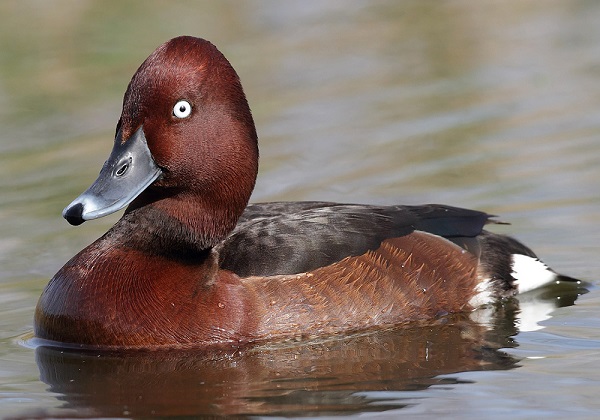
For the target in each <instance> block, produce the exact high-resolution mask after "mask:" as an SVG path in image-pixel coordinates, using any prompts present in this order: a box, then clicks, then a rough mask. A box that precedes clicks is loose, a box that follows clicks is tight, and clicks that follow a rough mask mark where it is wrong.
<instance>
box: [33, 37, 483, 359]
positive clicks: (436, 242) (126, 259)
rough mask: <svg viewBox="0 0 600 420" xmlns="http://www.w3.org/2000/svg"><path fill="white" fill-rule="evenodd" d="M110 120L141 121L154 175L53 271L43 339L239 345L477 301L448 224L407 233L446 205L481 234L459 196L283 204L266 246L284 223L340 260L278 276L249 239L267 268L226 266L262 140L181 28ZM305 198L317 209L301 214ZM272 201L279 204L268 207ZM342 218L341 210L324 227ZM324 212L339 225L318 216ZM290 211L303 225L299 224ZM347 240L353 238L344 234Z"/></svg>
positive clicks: (212, 58) (224, 76)
mask: <svg viewBox="0 0 600 420" xmlns="http://www.w3.org/2000/svg"><path fill="white" fill-rule="evenodd" d="M181 99H185V100H186V101H188V102H189V103H190V104H191V105H192V108H193V112H192V113H191V114H190V116H189V117H187V118H185V119H177V118H175V117H174V116H173V115H172V109H173V105H174V104H175V103H176V102H177V101H179V100H181ZM119 130H120V132H121V133H122V138H123V139H124V142H125V143H126V142H127V141H128V140H129V139H130V138H131V136H132V134H133V133H134V132H138V133H141V134H140V135H139V136H137V137H136V139H137V140H136V141H142V140H141V139H145V141H147V149H146V150H149V151H150V152H149V153H151V156H152V158H153V160H154V163H155V164H156V165H157V166H158V167H159V169H160V171H161V172H160V173H161V177H160V178H159V179H158V180H156V181H154V183H153V184H152V185H151V186H150V187H148V188H146V189H145V190H143V189H142V190H141V191H142V192H140V193H139V195H138V196H137V198H135V199H133V198H131V200H134V201H133V202H131V201H128V202H131V204H130V206H129V207H128V209H127V211H126V212H125V214H124V216H123V217H122V218H121V219H120V220H119V221H118V222H117V224H115V226H114V227H113V228H112V229H111V230H110V231H109V232H107V233H106V234H105V235H104V236H103V237H102V238H100V239H98V240H97V241H96V242H94V243H93V244H92V245H90V246H88V247H87V248H86V249H84V250H83V251H81V252H80V253H79V254H77V255H76V256H75V257H73V259H71V261H69V262H68V263H67V264H66V265H65V266H64V267H63V268H62V269H61V270H60V271H59V272H58V273H57V274H56V275H55V276H54V277H53V279H52V280H51V281H50V283H49V284H48V286H47V287H46V289H45V290H44V292H43V294H42V296H41V298H40V300H39V303H38V306H37V308H36V314H35V333H36V335H37V336H38V337H41V338H45V339H50V340H56V341H62V342H70V343H78V344H83V345H91V346H100V347H157V346H170V347H178V346H179V347H181V346H183V347H192V346H207V345H212V344H219V343H233V344H240V343H241V344H244V343H251V342H257V341H264V340H282V339H287V338H291V337H296V336H314V335H321V334H335V333H341V332H344V331H354V330H359V329H363V328H369V327H374V326H381V325H390V324H397V323H403V322H410V321H416V320H423V319H431V318H435V317H436V316H438V315H440V314H445V313H450V312H461V311H466V310H470V309H472V308H471V307H470V306H469V304H468V302H469V300H470V299H471V297H473V295H474V294H475V290H476V286H477V284H478V281H479V279H478V277H477V265H478V259H477V257H475V256H474V255H472V254H470V253H468V252H466V251H464V250H463V249H461V248H460V247H458V246H456V245H454V244H453V243H451V242H449V241H448V240H446V239H444V238H442V237H439V236H435V235H432V234H428V233H424V232H420V231H414V227H415V226H416V225H417V224H418V223H421V222H423V221H427V223H423V226H425V227H429V228H431V229H435V228H436V227H437V226H438V225H439V224H440V223H442V222H443V221H444V220H446V219H444V217H448V218H449V220H451V222H452V223H453V224H454V225H453V227H452V228H451V229H443V230H447V231H450V232H451V233H452V235H454V236H456V235H458V236H461V234H462V231H463V230H464V229H462V227H463V225H466V226H467V227H468V229H466V230H467V231H468V232H469V233H468V234H467V236H474V235H476V234H477V232H480V231H481V226H482V224H483V223H484V222H485V220H487V215H485V214H484V213H478V212H468V217H467V214H466V213H467V211H465V212H462V211H461V210H460V209H452V211H450V210H451V209H449V208H441V207H435V206H434V207H435V208H434V207H431V206H430V207H427V208H424V209H422V210H426V211H422V212H421V213H422V214H421V213H419V212H417V213H414V212H411V211H408V210H407V209H401V208H394V207H390V208H389V209H385V210H384V209H378V212H377V215H375V214H371V213H370V212H371V211H372V209H369V208H360V207H359V206H347V207H346V208H345V210H343V211H341V210H339V209H337V210H336V208H334V207H331V206H322V207H323V208H322V209H321V210H319V209H318V208H319V206H318V205H314V206H313V205H312V204H311V205H309V206H302V205H300V206H298V205H295V206H294V205H292V206H290V207H289V211H290V213H291V214H292V216H293V217H292V222H293V223H280V224H279V225H275V227H273V226H271V225H269V226H270V227H269V229H270V230H269V231H263V230H259V232H258V235H263V236H264V235H266V234H267V233H269V232H270V233H273V235H272V239H273V241H274V242H273V243H272V244H271V245H273V246H272V248H270V249H271V252H277V248H278V245H279V244H280V242H281V243H283V242H285V240H286V238H287V239H289V238H290V236H291V235H293V236H295V237H296V239H297V238H298V237H301V238H306V240H309V239H310V240H311V242H310V243H311V244H315V247H319V249H318V250H317V249H316V248H315V252H320V253H322V254H323V255H327V247H338V248H339V249H338V251H340V249H341V250H342V251H341V254H343V255H342V257H339V258H338V256H339V255H340V253H337V254H334V253H332V254H331V255H336V257H327V258H325V261H327V263H324V264H321V265H322V266H319V268H317V269H314V270H312V271H310V272H302V273H299V274H285V275H279V274H282V273H281V272H280V271H277V270H275V269H273V270H269V269H268V268H269V267H268V263H269V258H268V255H261V252H263V251H261V248H260V247H257V248H256V249H250V250H249V251H248V250H245V251H247V252H246V254H245V255H248V256H249V258H253V259H255V260H257V261H260V262H261V264H262V263H263V262H264V263H265V264H267V270H266V272H268V273H269V274H270V275H269V276H265V277H248V278H240V277H238V276H237V275H236V274H235V273H233V272H231V271H227V270H224V269H221V268H219V266H218V261H219V259H218V256H217V255H216V251H215V250H213V247H215V245H218V244H222V243H223V242H222V241H223V240H224V239H225V238H226V237H227V235H229V234H230V233H231V231H232V230H233V229H234V226H235V224H236V222H237V220H238V218H239V217H240V215H241V214H242V212H243V211H244V208H245V206H246V205H247V202H248V199H249V197H250V194H251V192H252V189H253V187H254V182H255V179H256V174H257V168H258V146H257V136H256V131H255V128H254V123H253V121H252V116H251V114H250V109H249V107H248V103H247V101H246V98H245V96H244V93H243V91H242V87H241V84H240V81H239V79H238V77H237V75H236V73H235V71H234V70H233V68H232V67H231V66H230V64H229V62H227V60H226V59H225V58H224V57H223V55H222V54H221V53H220V52H219V51H218V50H217V49H216V48H215V47H214V46H213V45H212V44H210V43H209V42H207V41H204V40H200V39H197V38H191V37H180V38H176V39H174V40H171V41H169V42H168V43H166V44H165V45H163V46H161V47H159V48H158V49H157V50H156V51H155V52H154V53H153V54H152V55H151V56H150V57H149V58H148V59H147V60H146V61H145V62H144V63H143V64H142V66H141V67H140V68H139V69H138V71H137V72H136V74H135V75H134V77H133V79H132V81H131V83H130V84H129V87H128V89H127V92H126V94H125V98H124V101H123V113H122V116H121V119H120V121H119V124H118V128H117V131H119ZM117 138H119V137H117ZM132 141H133V140H132ZM130 144H133V143H130ZM135 144H137V143H135ZM142 147H146V146H145V145H144V144H142ZM153 179H155V178H153ZM100 190H101V189H100ZM124 205H126V204H124ZM78 206H79V207H77V208H76V209H75V210H73V209H71V210H73V211H71V213H69V215H68V217H69V218H71V220H75V221H77V218H78V217H81V218H82V219H81V221H80V222H83V216H82V214H83V211H84V207H83V205H82V204H81V203H79V204H78ZM312 207H315V208H317V209H316V210H314V211H315V212H316V213H313V214H312V217H310V218H304V219H303V218H302V217H303V216H302V215H306V212H307V211H312V210H311V209H312ZM280 208H283V209H285V208H288V207H286V206H285V205H281V204H280V205H277V206H274V207H273V208H272V209H280ZM272 209H271V208H269V209H266V210H265V211H261V212H258V214H257V215H256V216H255V217H256V218H258V219H260V218H261V217H263V216H265V214H268V213H269V212H270V211H273V210H272ZM116 210H118V209H115V210H114V211H116ZM276 211H279V210H276ZM446 213H448V214H451V216H445V214H446ZM463 213H465V214H463ZM473 213H477V214H476V215H475V216H476V217H475V219H474V220H476V221H475V222H472V223H473V225H471V224H470V223H471V222H469V220H471V217H473ZM315 214H316V216H317V217H314V216H315ZM457 214H458V216H460V217H458V216H457ZM336 216H337V217H339V218H344V219H343V221H344V223H341V224H339V225H337V224H336V225H335V226H333V225H332V224H330V223H329V221H331V220H334V219H333V218H334V217H336ZM359 216H360V217H359ZM371 216H372V217H371ZM375 216H376V217H375ZM427 217H433V218H432V219H427ZM323 220H326V222H325V223H326V224H327V225H329V226H330V227H331V226H333V229H329V230H326V229H322V228H319V226H322V225H323V222H322V221H323ZM440 220H441V222H440ZM464 220H468V221H467V222H465V221H464ZM296 221H297V222H299V223H300V224H302V222H307V221H308V222H310V223H304V224H303V225H302V226H304V227H303V229H305V230H294V229H295V226H296V225H295V224H294V223H295V222H296ZM251 222H252V220H250V221H249V220H245V223H247V224H248V223H250V224H251ZM319 229H320V231H321V233H320V234H319V233H318V232H313V230H315V231H318V230H319ZM374 231H376V232H375V234H374V235H370V236H369V241H363V238H364V237H366V236H367V235H368V234H369V233H371V232H374ZM299 232H300V233H299ZM323 232H325V233H323ZM411 232H412V233H411ZM473 232H475V233H473ZM238 234H239V232H238ZM286 235H287V236H286ZM319 235H321V236H319ZM322 235H325V236H322ZM248 236H250V235H248ZM350 239H352V240H354V241H357V242H361V244H359V245H357V246H352V245H351V244H350V246H348V244H344V241H346V242H348V241H350ZM373 241H376V244H377V245H376V246H372V244H373V243H374V242H373ZM382 241H383V242H382ZM288 242H289V241H288ZM240 243H245V242H244V241H241V242H240ZM248 243H249V244H251V243H252V241H249V242H248ZM340 244H342V245H344V246H343V247H340V246H339V245H340ZM377 247H378V248H377ZM287 249H288V251H289V249H290V248H289V246H288V248H287ZM357 249H360V252H355V251H356V250H357ZM365 249H367V250H369V251H368V252H366V253H365ZM228 251H230V252H229V253H230V254H231V249H228ZM234 252H235V249H234ZM282 255H283V254H282ZM286 255H287V254H286ZM343 256H347V257H346V258H343ZM341 258H343V259H341ZM340 259H341V260H340ZM263 268H264V267H263ZM307 270H308V269H307ZM289 272H292V271H289ZM289 272H288V273H289Z"/></svg>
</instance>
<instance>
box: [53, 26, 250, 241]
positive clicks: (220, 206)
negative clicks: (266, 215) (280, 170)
mask: <svg viewBox="0 0 600 420" xmlns="http://www.w3.org/2000/svg"><path fill="white" fill-rule="evenodd" d="M257 171H258V144H257V135H256V130H255V127H254V121H253V119H252V115H251V112H250V108H249V106H248V102H247V100H246V97H245V95H244V92H243V90H242V86H241V83H240V80H239V77H238V75H237V74H236V72H235V70H234V69H233V67H232V66H231V65H230V63H229V62H228V61H227V59H226V58H225V57H224V56H223V55H222V54H221V53H220V52H219V51H218V50H217V48H216V47H215V46H214V45H212V44H211V43H210V42H208V41H206V40H203V39H199V38H193V37H188V36H182V37H178V38H174V39H172V40H170V41H168V42H166V43H165V44H163V45H161V46H160V47H158V48H157V49H156V51H154V52H153V53H152V54H151V55H150V56H149V57H148V58H147V59H146V60H145V61H144V62H143V63H142V65H141V66H140V68H139V69H138V70H137V71H136V73H135V74H134V76H133V78H132V79H131V82H130V83H129V86H128V88H127V91H126V92H125V97H124V99H123V111H122V114H121V117H120V119H119V122H118V124H117V129H116V136H115V141H114V146H113V150H112V152H111V154H110V156H109V158H108V160H107V161H106V162H105V164H104V166H103V168H102V170H101V172H100V175H99V176H98V179H96V181H95V182H94V183H93V184H92V185H91V186H90V187H89V188H88V189H87V190H86V191H85V192H84V193H83V194H81V195H80V196H79V197H78V198H76V199H75V200H74V201H73V202H72V203H71V204H69V205H68V206H67V207H66V208H65V209H64V210H63V217H64V218H65V219H66V220H67V221H68V222H69V223H71V224H73V225H79V224H81V223H83V222H84V221H86V220H91V219H96V218H99V217H102V216H105V215H108V214H111V213H114V212H116V211H118V210H120V209H122V208H124V207H126V206H128V208H127V210H126V212H125V214H124V216H123V219H131V218H134V219H135V222H136V223H137V224H138V226H140V220H144V219H145V220H146V222H147V223H150V224H151V223H152V220H161V225H164V226H163V227H162V228H161V227H160V226H156V225H155V226H153V227H152V229H153V234H154V235H155V237H165V236H169V235H174V234H176V232H178V233H179V235H180V236H185V238H172V239H174V240H177V241H181V240H184V241H187V242H190V245H192V244H193V246H195V247H199V248H200V249H207V248H210V247H212V246H214V245H215V244H216V243H218V242H219V241H221V240H222V239H223V238H225V237H226V235H227V234H228V233H229V232H230V231H231V230H232V229H233V228H234V226H235V224H236V222H237V219H238V218H239V216H240V215H241V213H242V212H243V210H244V208H245V207H246V205H247V203H248V200H249V198H250V194H251V192H252V189H253V188H254V183H255V180H256V174H257ZM157 212H158V213H160V214H157ZM123 219H122V221H123ZM165 220H167V221H170V222H166V223H165V222H164V221H165ZM141 226H142V227H143V223H142V224H141Z"/></svg>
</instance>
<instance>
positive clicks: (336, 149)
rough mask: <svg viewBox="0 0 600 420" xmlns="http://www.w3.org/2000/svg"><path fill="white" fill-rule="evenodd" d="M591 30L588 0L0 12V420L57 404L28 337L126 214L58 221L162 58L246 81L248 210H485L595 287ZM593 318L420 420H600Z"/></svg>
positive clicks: (566, 319)
mask: <svg viewBox="0 0 600 420" xmlns="http://www.w3.org/2000/svg"><path fill="white" fill-rule="evenodd" d="M599 21H600V3H598V2H594V1H589V0H588V1H585V0H576V1H570V2H563V1H552V0H549V1H545V2H535V1H523V0H512V1H502V2H500V1H492V2H472V1H466V0H465V1H460V0H457V1H440V2H436V1H421V0H414V1H402V2H397V1H391V0H390V1H328V2H321V1H316V0H314V1H313V0H309V1H305V0H303V1H300V0H297V1H286V2H280V1H275V0H272V1H269V0H264V1H259V0H251V1H244V2H236V1H219V2H217V1H181V2H166V1H144V2H134V1H92V0H88V1H85V0H82V1H74V0H73V1H42V0H39V1H4V2H0V414H2V413H3V412H5V413H12V414H14V413H17V412H20V410H23V409H30V408H33V407H50V408H52V407H58V406H60V399H57V397H56V395H54V394H53V393H51V392H47V391H46V385H45V384H44V383H42V382H40V381H39V379H38V376H39V373H38V370H37V366H36V363H35V360H34V356H33V350H31V349H29V348H26V347H23V346H21V345H20V344H19V337H21V335H22V334H26V333H28V332H30V331H31V329H32V315H33V310H34V307H35V304H36V301H37V298H38V296H39V295H40V293H41V291H42V289H43V287H44V286H45V284H46V283H47V281H48V280H49V279H50V278H51V277H52V275H53V274H54V273H55V272H56V271H57V270H58V268H60V267H61V266H62V265H63V264H64V263H65V262H66V261H67V260H68V259H69V258H70V257H71V256H73V255H74V254H75V253H76V252H78V251H79V250H80V249H81V248H83V247H84V246H85V245H87V244H89V243H90V242H92V241H93V240H94V239H95V238H97V237H98V236H100V235H101V234H102V233H104V232H105V231H106V230H107V229H108V228H109V227H110V226H111V225H112V223H114V222H115V220H117V218H118V217H119V215H115V216H112V217H108V218H105V219H100V220H98V221H94V222H91V223H86V224H84V225H83V226H81V227H78V228H73V227H71V226H69V225H68V224H67V223H66V222H65V221H64V220H63V219H62V218H61V217H60V212H61V211H62V208H63V207H64V206H65V205H66V204H68V203H69V202H70V201H71V200H72V199H73V198H75V197H76V196H77V195H78V194H79V193H81V192H82V191H83V190H85V189H86V188H87V187H88V186H89V184H90V183H91V182H92V181H93V180H94V179H95V177H96V175H97V174H98V172H99V170H100V167H101V165H102V163H103V162H104V160H105V159H106V158H107V157H108V154H109V152H110V150H111V147H112V141H113V136H114V130H115V125H116V123H117V120H118V118H119V115H120V106H121V101H122V97H123V93H124V92H125V89H126V87H127V84H128V82H129V80H130V78H131V76H132V75H133V73H134V72H135V70H136V69H137V67H138V66H139V65H140V64H141V62H142V61H143V60H144V59H145V58H146V57H147V56H148V55H149V54H150V53H151V52H152V51H153V50H154V49H155V48H156V47H157V46H158V45H160V44H162V43H163V42H165V41H166V40H168V39H170V38H172V37H175V36H178V35H183V34H187V35H194V36H200V37H203V38H206V39H208V40H210V41H212V42H213V43H214V44H215V45H217V47H218V48H219V49H220V50H221V51H222V52H223V53H224V54H225V56H226V57H227V58H228V59H229V60H230V62H231V63H232V65H233V66H234V68H235V69H236V70H237V72H238V74H239V75H240V77H241V80H242V83H243V86H244V88H245V91H246V94H247V96H248V100H249V102H250V106H251V108H252V110H253V115H254V118H255V121H256V125H257V129H258V132H259V137H260V148H261V162H260V164H261V169H260V174H259V179H258V182H257V186H256V189H255V193H254V196H253V201H269V200H315V199H316V200H330V201H341V202H361V203H384V204H391V203H406V204H418V203H445V204H451V205H456V206H463V207H471V208H477V209H481V210H485V211H488V212H490V213H493V214H499V215H501V216H502V220H505V221H509V222H511V225H510V226H502V227H498V228H495V230H496V231H499V232H503V233H509V234H512V235H514V236H516V237H517V238H519V239H521V240H523V241H524V242H525V243H527V244H528V245H529V246H531V247H532V248H533V249H534V250H536V252H537V253H538V255H540V256H541V257H542V258H543V259H544V261H545V262H546V263H548V264H549V265H551V266H552V267H553V268H555V269H557V270H559V271H561V272H565V273H567V274H569V275H571V276H574V277H578V278H582V279H585V280H587V281H588V282H590V283H592V284H595V283H597V281H598V279H599V276H598V272H599V269H600V258H598V257H599V256H600V182H599V179H600V88H599V87H598V86H599V84H600V25H598V22H599ZM599 303H600V298H599V297H598V295H597V294H596V293H595V290H594V289H592V293H590V294H587V295H585V296H583V297H582V298H580V300H579V301H578V302H577V304H576V306H574V307H570V308H563V309H560V310H558V311H556V312H555V313H553V317H552V318H550V319H548V320H546V321H545V323H544V324H542V325H540V326H539V328H540V329H541V330H538V331H536V332H529V333H521V334H519V335H518V336H517V341H519V343H520V351H521V352H522V353H521V355H525V356H524V357H525V358H527V357H529V355H531V356H532V358H531V360H529V359H527V360H526V361H525V362H523V366H522V368H521V369H517V370H514V371H510V372H503V373H502V375H500V374H498V373H496V374H491V373H488V374H486V373H482V372H478V373H477V374H476V376H473V375H475V374H465V375H466V376H465V378H466V379H465V380H469V381H472V382H474V383H473V384H471V385H469V386H464V387H458V388H453V389H452V390H451V391H448V392H449V393H446V394H444V393H441V394H440V393H439V392H437V393H435V391H431V390H430V391H428V392H430V393H431V392H434V394H431V395H428V396H431V398H429V399H428V400H427V401H428V402H426V403H423V404H421V405H420V407H421V408H420V409H419V410H421V411H420V412H418V413H417V412H413V415H417V414H422V415H424V416H427V415H429V414H431V413H432V412H435V410H437V409H439V408H440V407H445V408H444V409H445V410H458V411H455V412H458V413H461V414H465V413H464V412H463V411H462V410H467V411H468V413H471V414H472V415H473V417H477V416H478V415H479V414H481V412H486V413H487V414H490V410H492V411H491V412H492V414H493V413H497V414H500V413H503V409H504V408H505V407H506V406H507V403H508V402H511V403H510V404H513V405H512V406H511V407H512V409H514V410H516V411H515V413H516V414H517V415H523V416H524V417H527V416H530V415H533V414H532V413H535V415H540V413H542V412H543V413H546V414H548V413H554V414H556V413H564V412H565V411H569V412H570V411H572V410H577V411H578V412H582V413H588V414H589V413H592V412H593V410H594V409H595V408H598V406H597V404H598V403H597V401H596V396H597V393H598V391H599V390H600V382H599V381H600V370H599V369H598V368H597V367H596V366H598V362H600V334H599V333H598V331H600V330H598V327H600V321H598V319H600V309H599V307H598V304H599ZM547 318H548V317H547ZM549 355H550V356H552V357H548V356H549ZM486 375H488V376H486ZM494 375H495V376H494ZM532 384H534V385H532ZM564 384H569V386H568V388H567V387H563V385H564ZM532 389H535V391H532ZM523 393H527V395H528V398H527V399H526V400H524V401H521V402H519V403H518V404H517V403H515V402H514V401H515V400H514V397H515V395H521V394H523ZM558 394H560V395H558ZM475 395H479V396H481V395H484V396H485V398H483V399H482V400H485V402H486V404H487V405H486V406H484V405H483V402H482V401H481V402H477V399H473V397H474V396H475ZM557 395H558V396H557ZM515 405H516V406H515ZM540 407H545V408H544V410H547V411H539V408H540ZM479 410H487V411H481V412H480V411H479ZM494 410H496V411H494ZM588 410H589V411H588ZM449 412H452V411H449Z"/></svg>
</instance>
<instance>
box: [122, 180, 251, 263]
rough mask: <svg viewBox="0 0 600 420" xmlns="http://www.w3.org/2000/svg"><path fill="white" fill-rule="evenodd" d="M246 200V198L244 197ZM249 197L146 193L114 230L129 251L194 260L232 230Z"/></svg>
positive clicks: (205, 253) (201, 256) (153, 191)
mask: <svg viewBox="0 0 600 420" xmlns="http://www.w3.org/2000/svg"><path fill="white" fill-rule="evenodd" d="M248 196H249V194H248ZM248 198H249V197H241V198H240V199H238V200H232V199H231V197H229V199H227V198H225V199H224V198H223V197H221V198H219V197H215V196H211V195H210V194H195V193H193V192H177V193H173V194H168V195H167V196H165V192H164V191H156V190H148V191H146V192H145V193H144V194H143V195H142V196H140V197H139V198H138V199H136V200H135V201H134V202H133V203H132V204H131V206H130V207H129V208H128V209H127V211H126V212H125V214H124V215H123V217H122V218H121V220H119V222H118V223H117V225H115V228H114V229H115V230H116V231H117V232H119V233H121V234H122V237H121V240H122V241H123V243H124V245H125V246H127V247H130V248H135V249H139V250H143V251H144V252H147V253H151V254H154V255H161V256H163V257H167V258H170V259H184V260H196V261H197V260H198V258H201V259H204V257H205V256H206V255H207V254H208V253H209V252H210V250H211V249H212V247H214V246H215V245H217V244H218V243H219V242H221V241H222V240H223V239H225V238H226V237H227V235H228V234H229V233H230V232H231V231H232V230H233V228H234V227H235V225H236V223H237V220H238V218H239V217H240V215H241V214H242V212H243V211H244V208H245V207H246V204H247V202H248Z"/></svg>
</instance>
